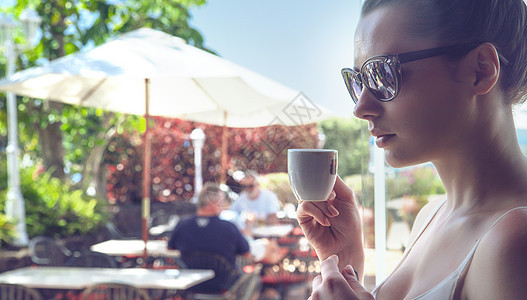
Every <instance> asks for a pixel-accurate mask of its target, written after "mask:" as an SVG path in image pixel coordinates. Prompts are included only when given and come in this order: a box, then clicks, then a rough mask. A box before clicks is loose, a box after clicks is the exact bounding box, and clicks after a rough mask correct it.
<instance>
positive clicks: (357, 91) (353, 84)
mask: <svg viewBox="0 0 527 300" xmlns="http://www.w3.org/2000/svg"><path fill="white" fill-rule="evenodd" d="M344 79H345V82H346V87H347V88H348V92H349V93H350V95H351V99H352V100H353V102H355V103H357V101H358V100H359V98H360V95H361V93H362V84H361V82H360V81H359V79H358V78H357V76H355V75H353V73H351V72H349V71H348V72H346V73H345V75H344Z"/></svg>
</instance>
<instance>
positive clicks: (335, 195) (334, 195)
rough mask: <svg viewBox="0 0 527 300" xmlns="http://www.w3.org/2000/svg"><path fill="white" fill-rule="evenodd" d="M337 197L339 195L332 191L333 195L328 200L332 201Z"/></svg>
mask: <svg viewBox="0 0 527 300" xmlns="http://www.w3.org/2000/svg"><path fill="white" fill-rule="evenodd" d="M335 197H337V194H336V193H335V191H331V193H330V194H329V197H328V200H330V201H331V200H333V199H335Z"/></svg>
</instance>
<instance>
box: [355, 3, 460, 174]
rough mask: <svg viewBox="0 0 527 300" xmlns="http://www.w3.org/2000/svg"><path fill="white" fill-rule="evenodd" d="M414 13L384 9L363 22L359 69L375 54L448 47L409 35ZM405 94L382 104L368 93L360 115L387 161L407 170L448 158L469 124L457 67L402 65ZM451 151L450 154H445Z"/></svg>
mask: <svg viewBox="0 0 527 300" xmlns="http://www.w3.org/2000/svg"><path fill="white" fill-rule="evenodd" d="M411 17H412V13H408V11H407V10H406V9H403V8H400V7H397V6H388V7H384V8H378V9H375V10H374V11H372V12H370V13H369V14H367V15H366V16H364V17H363V18H361V20H360V21H359V24H358V26H357V30H356V33H355V69H360V67H361V66H362V64H363V63H364V61H366V60H367V59H368V58H370V57H372V56H375V55H388V54H398V53H404V52H410V51H415V50H422V49H429V48H434V47H438V46H443V44H441V43H438V42H437V41H435V40H434V39H432V38H430V39H423V38H416V37H413V36H412V35H410V34H409V33H408V31H407V28H408V25H409V24H411V21H412V20H411ZM401 67H402V81H401V90H400V93H399V95H398V96H397V97H396V98H395V99H393V100H392V101H389V102H381V101H379V100H377V99H376V98H375V97H374V96H373V95H372V94H371V93H369V92H368V91H367V90H366V89H363V93H362V94H361V97H360V99H359V101H358V102H357V104H356V106H355V110H354V114H355V116H356V117H358V118H360V119H364V120H367V121H368V123H369V130H370V132H371V134H372V135H373V136H374V138H375V141H376V144H377V146H379V147H380V148H384V149H385V154H386V161H387V162H388V164H390V165H391V166H393V167H403V166H408V165H414V164H419V163H423V162H428V161H432V162H434V161H436V160H440V159H443V158H444V155H445V153H448V151H450V150H453V149H452V147H456V146H457V145H459V142H460V141H461V139H462V138H464V137H463V136H464V134H466V132H464V130H463V128H464V126H465V125H466V124H467V123H466V122H467V121H469V119H470V116H469V115H467V113H468V112H470V107H468V106H469V104H468V103H469V101H462V99H465V98H464V97H466V95H467V94H466V92H465V91H463V89H462V87H463V85H462V84H461V82H462V80H459V76H458V73H459V72H458V71H457V68H456V67H455V66H453V65H452V64H451V63H447V61H446V60H445V59H444V58H443V57H441V56H437V57H431V58H425V59H422V60H417V61H413V62H408V63H404V64H401ZM445 151H446V152H445Z"/></svg>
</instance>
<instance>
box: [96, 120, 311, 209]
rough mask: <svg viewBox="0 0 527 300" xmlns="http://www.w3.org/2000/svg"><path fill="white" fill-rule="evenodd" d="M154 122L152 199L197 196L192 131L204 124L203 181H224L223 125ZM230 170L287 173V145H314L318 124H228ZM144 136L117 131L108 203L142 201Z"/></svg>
mask: <svg viewBox="0 0 527 300" xmlns="http://www.w3.org/2000/svg"><path fill="white" fill-rule="evenodd" d="M152 120H153V122H152V124H151V130H150V134H151V145H152V146H151V149H152V150H151V153H152V155H151V170H150V172H151V195H150V199H152V201H160V202H172V201H180V200H181V201H189V200H190V199H191V198H192V196H193V195H194V176H195V174H194V173H195V170H194V148H193V147H192V142H191V140H190V133H191V132H192V130H193V129H195V128H201V129H202V130H203V131H204V133H205V136H206V140H205V144H204V146H203V149H202V174H203V181H204V182H206V181H216V182H219V181H220V174H221V172H222V170H221V154H222V153H221V151H222V134H223V127H221V126H214V125H208V124H203V123H197V122H190V121H184V120H180V119H169V118H162V117H153V118H152ZM226 130H227V170H225V171H224V172H227V173H229V174H232V172H234V171H237V170H242V171H243V170H247V169H251V170H256V171H258V172H259V173H262V174H265V173H272V172H285V171H286V169H287V149H288V148H314V147H316V144H317V136H318V130H317V126H316V124H308V125H301V126H293V127H286V126H282V125H273V126H267V127H259V128H226ZM143 153H144V149H143V137H142V136H141V135H140V134H139V133H134V134H123V135H116V136H115V137H114V138H113V140H112V141H111V142H110V145H109V147H108V151H107V152H106V154H105V161H106V162H107V168H106V170H107V186H106V188H107V198H108V200H109V201H110V203H116V202H119V203H123V202H128V201H131V202H136V203H137V202H140V200H141V197H142V184H141V182H142V176H143V175H142V169H143V163H144V158H143Z"/></svg>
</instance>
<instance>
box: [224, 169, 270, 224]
mask: <svg viewBox="0 0 527 300" xmlns="http://www.w3.org/2000/svg"><path fill="white" fill-rule="evenodd" d="M240 183H241V185H242V188H243V191H242V192H241V194H240V196H239V197H238V199H237V200H236V201H235V202H234V203H233V204H232V205H231V207H230V209H231V210H234V211H237V212H238V213H246V214H247V221H248V222H249V223H254V222H258V223H260V224H262V223H263V224H276V223H278V218H277V217H276V213H277V212H278V211H279V210H280V202H279V201H278V197H277V196H276V194H275V193H273V192H271V191H269V190H266V189H261V188H260V183H259V182H258V174H257V173H256V172H254V171H247V172H246V173H245V177H243V178H242V179H241V180H240ZM250 225H254V224H250Z"/></svg>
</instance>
